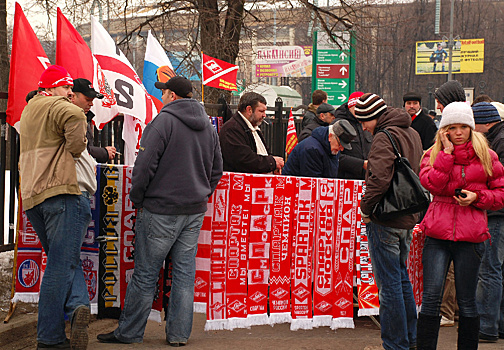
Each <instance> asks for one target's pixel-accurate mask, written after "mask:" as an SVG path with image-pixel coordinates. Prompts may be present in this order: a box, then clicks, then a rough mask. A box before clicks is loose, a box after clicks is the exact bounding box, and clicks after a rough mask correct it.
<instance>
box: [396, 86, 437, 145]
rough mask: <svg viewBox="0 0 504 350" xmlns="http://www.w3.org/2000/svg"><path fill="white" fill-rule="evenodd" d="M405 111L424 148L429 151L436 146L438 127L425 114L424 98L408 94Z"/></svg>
mask: <svg viewBox="0 0 504 350" xmlns="http://www.w3.org/2000/svg"><path fill="white" fill-rule="evenodd" d="M403 102H404V109H405V110H406V112H408V114H409V115H410V117H411V127H412V128H413V129H415V130H416V132H418V134H419V135H420V138H421V139H422V148H423V149H424V150H427V149H429V148H430V147H431V146H432V145H433V144H434V139H435V138H436V133H437V127H436V124H435V123H434V121H433V120H432V118H431V117H429V116H428V115H427V114H425V112H424V110H423V108H422V106H421V105H420V104H421V102H422V96H420V94H417V93H416V92H408V93H406V94H404V96H403Z"/></svg>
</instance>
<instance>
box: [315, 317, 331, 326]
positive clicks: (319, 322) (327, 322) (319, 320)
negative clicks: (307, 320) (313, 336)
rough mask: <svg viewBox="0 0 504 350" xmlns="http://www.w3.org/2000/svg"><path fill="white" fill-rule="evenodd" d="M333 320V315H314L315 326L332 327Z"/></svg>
mask: <svg viewBox="0 0 504 350" xmlns="http://www.w3.org/2000/svg"><path fill="white" fill-rule="evenodd" d="M332 320H333V318H332V316H331V315H320V316H313V327H330V326H331V324H332Z"/></svg>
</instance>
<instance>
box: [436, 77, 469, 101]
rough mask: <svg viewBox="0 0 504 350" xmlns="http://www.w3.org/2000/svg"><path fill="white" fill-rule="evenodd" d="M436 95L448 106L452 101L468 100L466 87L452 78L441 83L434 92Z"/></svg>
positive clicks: (437, 98)
mask: <svg viewBox="0 0 504 350" xmlns="http://www.w3.org/2000/svg"><path fill="white" fill-rule="evenodd" d="M434 97H435V98H436V100H438V101H439V103H441V104H442V105H443V107H446V106H448V105H449V104H450V103H452V102H465V101H466V96H465V91H464V88H463V87H462V85H460V83H459V82H458V81H456V80H450V81H447V82H446V83H444V84H443V85H441V86H440V87H439V89H437V90H436V92H435V93H434Z"/></svg>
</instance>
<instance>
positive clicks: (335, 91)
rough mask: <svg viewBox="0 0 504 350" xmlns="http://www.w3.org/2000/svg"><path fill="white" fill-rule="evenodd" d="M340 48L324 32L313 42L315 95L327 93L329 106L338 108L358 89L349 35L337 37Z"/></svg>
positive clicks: (316, 34)
mask: <svg viewBox="0 0 504 350" xmlns="http://www.w3.org/2000/svg"><path fill="white" fill-rule="evenodd" d="M338 37H339V38H341V39H339V38H338V44H339V46H338V45H337V44H336V43H334V42H332V41H331V40H329V36H328V35H327V33H325V32H315V33H314V39H313V68H312V69H313V73H312V91H313V90H324V91H325V92H327V95H328V98H327V102H328V103H329V104H331V105H334V106H335V107H337V106H340V105H342V104H343V103H345V102H347V101H348V96H349V95H350V93H351V92H353V89H354V85H355V62H354V58H353V57H354V54H353V49H352V46H351V45H350V44H351V40H352V37H351V35H350V33H349V32H342V33H340V35H338Z"/></svg>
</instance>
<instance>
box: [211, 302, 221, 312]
mask: <svg viewBox="0 0 504 350" xmlns="http://www.w3.org/2000/svg"><path fill="white" fill-rule="evenodd" d="M223 308H224V304H222V303H220V302H216V303H215V304H213V305H212V307H211V309H212V310H214V311H216V312H219V311H221V310H222V309H223Z"/></svg>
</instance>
